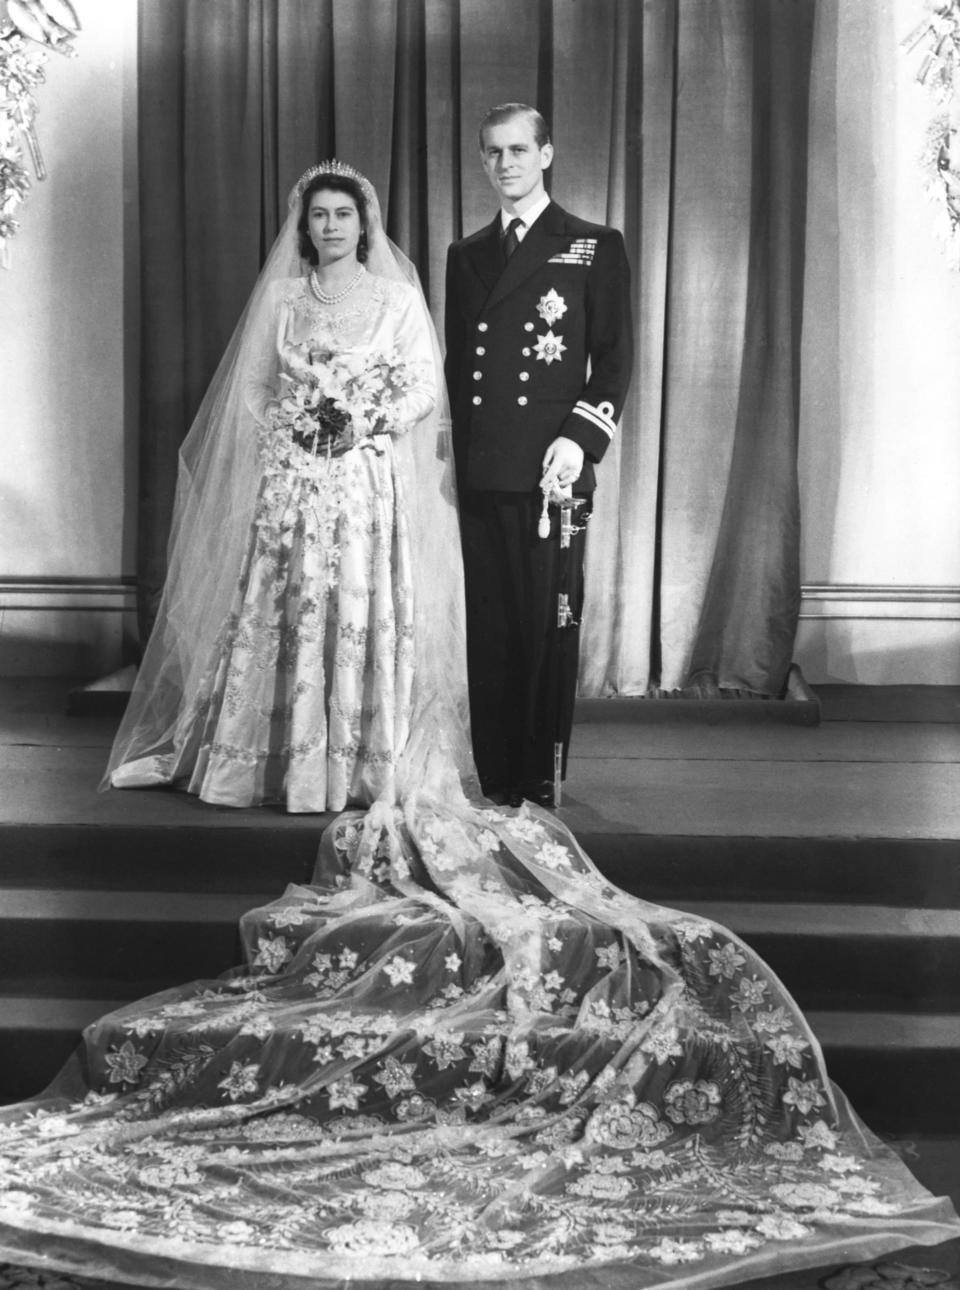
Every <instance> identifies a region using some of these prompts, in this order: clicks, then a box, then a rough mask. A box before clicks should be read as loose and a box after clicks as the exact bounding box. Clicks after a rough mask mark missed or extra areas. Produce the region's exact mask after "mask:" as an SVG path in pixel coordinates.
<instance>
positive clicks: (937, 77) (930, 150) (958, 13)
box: [903, 0, 960, 271]
mask: <svg viewBox="0 0 960 1290" xmlns="http://www.w3.org/2000/svg"><path fill="white" fill-rule="evenodd" d="M903 45H904V47H905V48H906V49H907V50H908V51H909V52H910V53H916V52H922V59H921V62H920V66H919V68H918V70H917V80H918V81H919V82H920V84H921V85H923V86H925V87H926V88H927V89H928V90H929V91H930V93H931V95H932V96H933V99H934V102H935V104H936V108H937V110H936V111H935V114H934V116H933V117H932V118H931V120H930V124H929V126H928V127H927V136H926V142H925V146H924V149H923V153H922V156H921V161H922V164H923V168H924V171H925V173H926V176H927V181H926V192H927V196H928V197H929V198H930V199H931V201H933V202H934V204H935V205H936V208H937V211H936V216H935V232H936V235H937V238H938V240H939V241H940V242H941V243H942V245H943V248H944V251H945V253H946V255H947V258H948V260H949V262H950V265H951V267H952V268H954V269H957V270H958V271H960V0H929V14H928V15H927V17H925V18H924V20H923V22H921V23H920V24H919V25H918V26H917V27H916V28H915V29H914V30H913V31H912V32H911V34H910V35H909V36H908V37H907V38H906V40H905V41H904V42H903Z"/></svg>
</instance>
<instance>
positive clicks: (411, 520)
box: [106, 162, 470, 812]
mask: <svg viewBox="0 0 960 1290" xmlns="http://www.w3.org/2000/svg"><path fill="white" fill-rule="evenodd" d="M304 266H305V267H306V268H307V269H308V272H307V273H303V272H302V268H303V267H304ZM439 373H440V359H439V351H438V348H437V343H436V336H435V333H434V331H433V327H432V324H431V322H430V318H429V313H428V311H427V307H426V303H425V301H424V300H423V296H422V294H421V292H420V290H419V283H418V282H417V279H416V274H415V272H414V270H413V268H412V266H410V265H409V263H408V262H407V261H405V259H404V258H403V257H402V255H401V254H400V252H399V251H398V250H397V248H396V247H394V246H393V245H392V244H391V243H390V242H389V241H388V239H387V238H386V236H385V234H384V233H383V228H382V224H381V220H380V213H379V204H378V202H377V197H376V193H375V192H374V190H373V188H372V186H371V185H370V184H369V183H368V182H367V180H366V179H364V178H363V177H362V176H360V175H358V174H357V172H356V171H354V170H352V169H351V168H350V167H349V166H343V165H341V164H340V163H337V162H333V163H329V164H328V163H325V164H323V165H321V166H317V167H314V168H313V169H312V170H310V171H308V172H307V173H306V174H305V175H304V176H303V177H302V179H301V180H300V181H299V183H298V184H297V186H296V188H295V189H294V192H293V193H292V194H291V202H290V214H289V217H288V219H287V224H286V227H285V229H284V231H283V232H282V233H281V235H280V237H279V239H278V241H277V243H276V245H275V247H274V250H273V252H272V253H271V255H270V257H269V259H268V262H267V264H266V266H265V268H264V271H263V273H262V274H261V277H260V279H259V281H258V283H257V286H256V288H255V290H254V293H253V296H252V298H251V300H250V303H249V304H248V306H247V309H246V311H245V316H244V319H242V320H241V324H240V326H239V327H238V329H237V333H236V334H235V337H234V340H233V341H232V342H231V344H230V347H229V348H228V351H227V354H226V355H225V357H224V359H223V360H222V362H221V364H220V367H219V369H218V371H217V373H216V376H215V377H214V381H213V384H212V386H211V388H210V390H209V391H208V392H207V395H206V397H205V399H204V401H203V404H202V406H201V409H200V412H199V414H198V416H197V419H196V421H195V423H194V425H193V427H192V429H191V432H190V435H189V436H188V438H187V441H186V443H185V444H184V448H183V452H182V455H181V470H180V479H179V484H178V491H177V502H176V507H175V514H174V520H173V528H172V532H173V538H172V544H171V552H170V559H169V574H168V577H167V582H166V586H165V588H164V594H163V599H162V601H161V605H160V610H159V615H158V620H157V624H156V627H155V628H154V631H153V633H152V635H151V638H150V641H149V644H148V646H147V649H146V652H145V656H144V659H143V663H142V666H141V668H140V671H139V675H138V677H137V683H136V686H135V689H134V693H133V696H132V700H131V702H130V704H129V705H128V708H127V711H126V714H125V716H124V720H123V722H122V724H121V727H120V729H119V731H118V733H117V737H116V740H115V741H114V746H113V750H112V753H111V756H110V761H109V765H108V768H107V777H106V782H107V783H109V784H111V785H112V786H113V787H115V788H140V787H147V786H150V785H155V784H173V785H177V786H180V787H183V788H186V789H187V790H188V791H189V792H191V793H196V794H198V795H199V796H200V797H201V798H202V799H203V800H204V801H206V802H211V803H215V804H217V805H225V806H252V805H260V804H265V803H276V804H280V805H282V806H283V807H285V809H286V810H288V811H315V812H322V811H326V810H337V811H338V810H342V809H343V807H344V806H346V805H347V804H348V803H351V804H353V805H367V804H369V803H371V802H373V801H374V800H376V799H377V798H378V797H380V796H381V795H386V796H388V797H389V796H391V795H392V794H393V793H394V791H395V782H394V781H395V775H396V772H397V770H398V758H399V757H400V755H401V753H402V750H403V749H404V747H405V745H406V744H407V742H408V735H409V732H410V729H411V716H412V714H413V712H414V709H415V708H416V710H417V716H418V722H417V727H418V730H419V734H420V737H421V740H422V739H423V737H424V736H425V735H426V734H427V729H426V728H425V727H424V722H426V723H427V725H428V726H429V727H430V729H431V730H432V731H433V733H434V735H435V736H437V737H439V736H441V735H444V737H447V736H452V737H453V739H454V741H455V742H456V744H457V749H456V751H455V755H454V757H453V761H454V764H456V765H457V766H458V767H459V769H460V770H461V771H462V772H463V773H464V774H469V769H468V768H469V761H470V758H469V751H468V748H467V743H466V722H465V713H466V699H465V698H464V697H463V688H464V685H465V682H464V679H463V664H462V662H461V659H462V655H463V625H462V623H463V613H462V608H461V604H460V601H461V597H462V591H461V575H460V572H459V560H460V555H459V538H458V532H457V522H456V512H455V509H454V507H453V505H452V501H451V498H452V490H453V483H452V461H451V460H450V450H449V446H448V439H449V417H448V415H447V411H446V406H445V398H444V396H443V395H442V393H441V391H442V376H440V375H439ZM428 697H429V699H430V700H431V702H430V704H429V705H428V703H427V702H426V700H427V698H428ZM428 706H429V708H430V711H428ZM441 708H442V709H443V713H442V721H441V712H440V709H441Z"/></svg>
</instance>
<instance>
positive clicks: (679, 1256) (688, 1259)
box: [647, 1236, 703, 1264]
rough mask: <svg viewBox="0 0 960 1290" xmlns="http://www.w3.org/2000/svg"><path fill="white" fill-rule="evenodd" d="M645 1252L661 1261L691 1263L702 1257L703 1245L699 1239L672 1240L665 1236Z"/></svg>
mask: <svg viewBox="0 0 960 1290" xmlns="http://www.w3.org/2000/svg"><path fill="white" fill-rule="evenodd" d="M647 1253H648V1254H649V1255H650V1256H651V1257H652V1258H654V1259H659V1260H660V1262H661V1263H667V1264H671V1263H693V1262H694V1261H695V1260H697V1259H702V1258H703V1247H702V1246H701V1245H700V1242H699V1241H673V1240H671V1239H670V1238H669V1237H667V1236H665V1237H664V1238H663V1240H662V1241H660V1242H658V1244H657V1245H652V1246H651V1247H650V1249H649V1250H648V1251H647Z"/></svg>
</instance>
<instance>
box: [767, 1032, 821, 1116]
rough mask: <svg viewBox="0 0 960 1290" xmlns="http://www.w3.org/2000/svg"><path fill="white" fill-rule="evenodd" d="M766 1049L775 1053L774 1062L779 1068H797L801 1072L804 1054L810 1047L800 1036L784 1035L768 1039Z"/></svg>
mask: <svg viewBox="0 0 960 1290" xmlns="http://www.w3.org/2000/svg"><path fill="white" fill-rule="evenodd" d="M766 1047H767V1048H769V1049H770V1051H771V1052H772V1053H773V1060H774V1062H775V1064H776V1065H777V1066H795V1067H796V1068H797V1069H798V1070H799V1069H800V1067H801V1066H802V1065H803V1057H804V1053H805V1052H806V1050H807V1049H808V1048H809V1047H810V1045H809V1044H808V1043H807V1041H806V1040H805V1039H801V1038H800V1036H799V1035H791V1034H782V1035H774V1036H773V1038H772V1039H768V1040H767V1042H766ZM784 1101H786V1098H784Z"/></svg>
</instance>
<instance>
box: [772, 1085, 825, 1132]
mask: <svg viewBox="0 0 960 1290" xmlns="http://www.w3.org/2000/svg"><path fill="white" fill-rule="evenodd" d="M821 1089H822V1086H821V1084H820V1081H819V1080H817V1079H808V1080H802V1079H796V1078H795V1077H794V1076H793V1075H791V1076H790V1077H789V1079H788V1080H787V1091H786V1092H785V1093H784V1094H783V1097H782V1099H781V1100H782V1101H783V1102H784V1104H785V1105H786V1106H795V1107H796V1108H797V1110H798V1111H799V1112H800V1114H801V1115H807V1114H808V1113H809V1112H810V1111H812V1110H813V1109H814V1107H816V1106H825V1105H826V1101H827V1099H826V1098H825V1097H824V1096H823V1093H822V1091H821ZM805 1145H806V1146H808V1147H809V1146H811V1145H812V1144H811V1142H809V1141H808V1142H806V1143H805Z"/></svg>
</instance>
